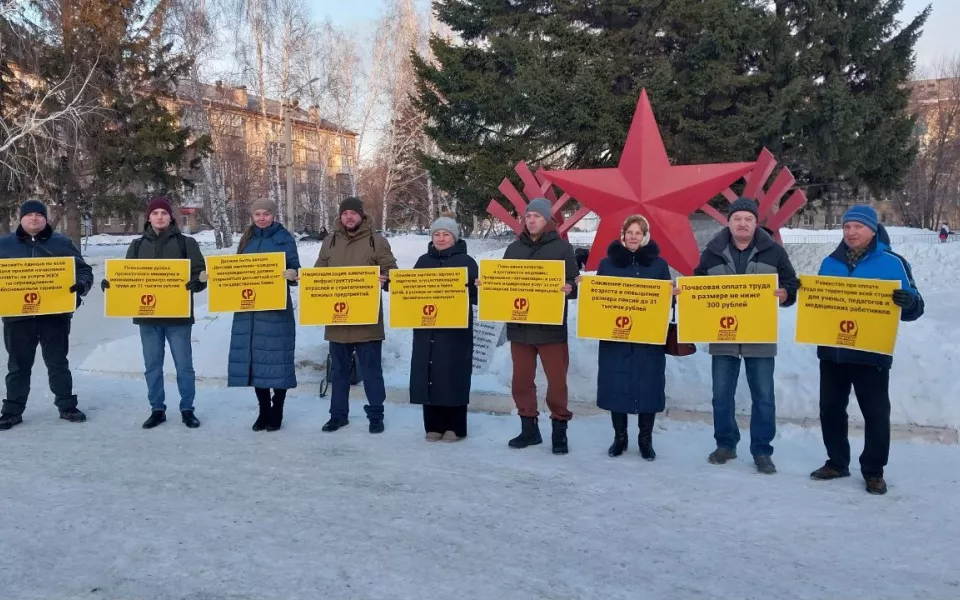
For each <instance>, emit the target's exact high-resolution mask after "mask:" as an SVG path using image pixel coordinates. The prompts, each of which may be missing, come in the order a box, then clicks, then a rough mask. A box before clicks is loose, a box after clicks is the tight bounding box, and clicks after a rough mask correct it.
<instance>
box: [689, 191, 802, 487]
mask: <svg viewBox="0 0 960 600" xmlns="http://www.w3.org/2000/svg"><path fill="white" fill-rule="evenodd" d="M758 215H759V213H758V207H757V203H756V202H754V201H753V200H751V199H749V198H738V199H737V200H736V201H735V202H733V203H732V204H731V205H730V210H729V212H728V224H727V228H725V229H723V230H721V231H720V232H719V233H718V234H717V235H716V236H715V237H714V238H713V239H712V240H711V241H710V242H709V243H708V244H707V247H706V249H704V251H703V253H702V254H701V255H700V264H699V265H697V268H696V269H695V270H694V275H758V274H776V275H777V276H778V279H779V281H780V288H779V289H777V290H776V291H774V292H773V293H774V295H776V297H777V298H779V300H780V305H781V306H790V305H792V304H793V303H794V302H796V299H797V288H798V286H799V281H798V279H797V274H796V272H795V271H794V269H793V265H791V264H790V257H789V256H787V251H786V250H784V249H783V247H782V246H780V245H779V244H777V242H776V241H774V239H773V238H772V237H770V234H768V233H767V232H766V231H764V230H763V229H762V228H760V227H759V226H758V225H759V223H758ZM680 318H681V319H683V312H682V311H681V313H680ZM710 355H711V361H712V365H713V431H714V434H713V435H714V438H715V439H716V442H717V449H716V450H714V451H713V452H711V453H710V456H709V457H708V460H709V461H710V462H711V463H712V464H717V465H722V464H724V463H726V462H727V461H729V460H732V459H735V458H736V457H737V444H738V443H739V442H740V427H739V426H738V425H737V417H736V400H735V396H736V392H737V380H738V379H739V378H740V360H741V358H742V359H743V362H744V363H745V365H746V371H747V383H748V384H749V386H750V396H751V399H752V408H751V411H750V453H751V454H752V455H753V462H754V464H755V465H756V467H757V471H759V472H760V473H764V474H773V473H776V471H777V469H776V467H775V466H774V464H773V458H772V456H773V446H772V442H773V438H774V437H775V436H776V434H777V420H776V419H777V409H776V398H775V395H774V388H773V370H774V365H775V360H776V359H775V357H776V355H777V345H776V344H736V343H734V344H710Z"/></svg>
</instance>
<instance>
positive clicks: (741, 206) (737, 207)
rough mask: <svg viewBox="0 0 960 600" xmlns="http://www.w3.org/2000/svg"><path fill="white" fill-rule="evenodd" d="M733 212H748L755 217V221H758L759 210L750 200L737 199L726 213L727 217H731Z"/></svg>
mask: <svg viewBox="0 0 960 600" xmlns="http://www.w3.org/2000/svg"><path fill="white" fill-rule="evenodd" d="M735 212H748V213H750V214H752V215H753V216H754V217H756V218H757V220H759V219H760V209H759V208H758V207H757V203H756V202H754V201H753V200H751V199H750V198H737V199H736V200H734V201H733V204H731V205H730V210H728V211H727V215H728V216H733V213H735Z"/></svg>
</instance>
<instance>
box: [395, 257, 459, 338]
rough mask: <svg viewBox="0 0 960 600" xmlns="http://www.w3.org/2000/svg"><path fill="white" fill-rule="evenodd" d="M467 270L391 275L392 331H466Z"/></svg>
mask: <svg viewBox="0 0 960 600" xmlns="http://www.w3.org/2000/svg"><path fill="white" fill-rule="evenodd" d="M467 292H468V289H467V269H466V267H454V268H438V269H394V270H392V271H390V327H392V328H394V329H403V328H413V329H420V328H444V329H466V328H467V326H469V324H470V296H469V294H468V293H467Z"/></svg>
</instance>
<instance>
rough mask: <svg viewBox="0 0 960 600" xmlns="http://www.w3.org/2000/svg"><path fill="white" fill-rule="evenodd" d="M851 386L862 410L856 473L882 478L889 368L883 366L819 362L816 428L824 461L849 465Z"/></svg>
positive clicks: (835, 465)
mask: <svg viewBox="0 0 960 600" xmlns="http://www.w3.org/2000/svg"><path fill="white" fill-rule="evenodd" d="M851 387H853V390H854V392H856V394H857V402H858V403H859V404H860V412H862V413H863V424H864V445H863V454H861V455H860V472H861V473H862V474H863V476H864V477H883V468H884V467H885V466H887V459H888V458H889V456H890V369H889V368H886V367H873V366H870V365H855V364H840V363H834V362H830V361H826V360H822V361H820V427H821V429H822V431H823V445H824V446H826V448H827V457H828V460H827V464H828V465H829V466H831V467H833V468H834V469H838V470H841V471H845V470H847V469H849V468H850V440H849V438H848V437H847V403H848V402H849V401H850V388H851Z"/></svg>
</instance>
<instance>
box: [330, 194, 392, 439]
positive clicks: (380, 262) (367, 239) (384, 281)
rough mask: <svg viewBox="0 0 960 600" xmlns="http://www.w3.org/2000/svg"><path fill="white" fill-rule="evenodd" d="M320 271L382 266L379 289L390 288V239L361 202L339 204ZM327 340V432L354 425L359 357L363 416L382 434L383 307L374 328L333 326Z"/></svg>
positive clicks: (383, 391)
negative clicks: (353, 373)
mask: <svg viewBox="0 0 960 600" xmlns="http://www.w3.org/2000/svg"><path fill="white" fill-rule="evenodd" d="M315 266H317V267H366V266H379V267H380V284H381V285H382V286H383V287H384V289H387V286H388V285H389V283H388V282H389V273H390V271H391V270H392V269H396V268H397V259H396V258H394V256H393V252H391V251H390V243H389V242H387V240H386V238H384V237H383V236H382V235H380V234H378V233H377V232H376V231H374V230H373V224H372V223H371V222H370V219H369V218H368V217H367V216H366V215H365V214H364V212H363V202H362V201H361V200H360V199H359V198H347V199H346V200H344V201H343V202H341V203H340V217H339V219H338V222H337V227H336V229H335V230H334V232H333V234H332V235H329V236H327V238H326V239H325V240H323V246H322V247H321V248H320V256H318V257H317V264H316V265H315ZM323 336H324V339H325V340H327V342H328V343H329V345H330V363H331V368H330V371H331V372H330V380H331V381H330V386H331V388H332V391H331V395H330V420H329V421H327V423H326V425H324V426H323V431H328V432H329V431H336V430H338V429H340V428H341V427H343V426H344V425H347V424H348V423H349V420H348V417H349V414H350V362H351V356H352V355H353V354H354V353H356V355H357V370H358V371H359V373H360V376H361V377H362V378H363V391H364V393H365V394H366V396H367V405H366V406H365V407H364V411H365V412H366V413H367V419H369V421H370V433H381V432H382V431H383V402H384V400H385V399H386V396H387V393H386V390H385V388H384V385H383V365H382V363H381V357H382V351H383V339H384V331H383V305H382V304H381V306H380V318H379V320H378V321H377V323H376V324H375V325H328V326H327V327H326V328H325V330H324V334H323Z"/></svg>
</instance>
